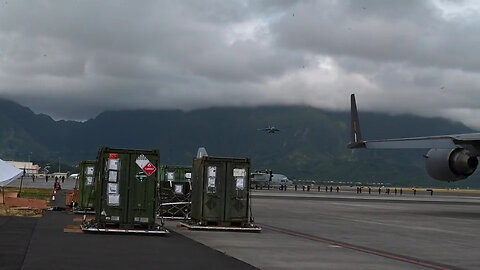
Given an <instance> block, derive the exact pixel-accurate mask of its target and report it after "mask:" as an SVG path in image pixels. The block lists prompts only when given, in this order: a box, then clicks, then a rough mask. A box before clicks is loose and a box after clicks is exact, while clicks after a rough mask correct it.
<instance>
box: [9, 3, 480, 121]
mask: <svg viewBox="0 0 480 270" xmlns="http://www.w3.org/2000/svg"><path fill="white" fill-rule="evenodd" d="M479 10H480V9H479V7H478V4H476V3H475V2H474V1H472V2H469V1H460V2H459V1H454V2H451V1H442V0H437V1H380V0H377V1H373V0H372V1H369V0H365V1H353V0H352V1H333V0H332V1H201V2H199V1H141V2H139V3H135V4H133V3H132V2H130V1H75V2H70V1H39V2H34V3H32V2H30V1H8V2H3V3H1V4H0V96H1V97H6V98H10V99H12V100H15V101H17V102H19V103H21V104H24V105H26V106H29V107H31V108H32V109H33V110H34V111H36V112H42V113H46V114H49V115H52V116H53V117H55V118H57V119H79V120H82V119H88V118H91V117H94V116H95V115H96V114H98V113H99V112H101V111H104V110H118V109H137V108H148V109H183V110H190V109H195V108H202V107H210V106H257V105H272V104H288V105H294V104H302V105H310V106H314V107H318V108H323V109H330V110H347V109H348V107H349V104H348V102H349V99H348V95H349V94H350V93H352V92H355V93H357V100H358V102H359V107H360V109H361V110H362V109H363V110H368V111H381V112H387V113H392V114H399V113H414V114H419V115H422V116H442V117H446V118H450V119H453V120H458V121H462V122H464V123H465V124H467V125H469V126H471V127H474V128H480V121H478V120H477V119H478V117H476V116H477V115H479V111H480V108H479V106H478V105H477V102H476V101H477V100H479V98H480V91H479V89H478V85H480V84H479V83H480V73H479V70H480V58H478V57H477V56H476V55H477V49H476V47H477V44H479V41H480V40H479V39H480V35H479V31H480V21H479V20H480V16H479V13H480V12H479Z"/></svg>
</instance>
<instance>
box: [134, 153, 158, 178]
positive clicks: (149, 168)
mask: <svg viewBox="0 0 480 270" xmlns="http://www.w3.org/2000/svg"><path fill="white" fill-rule="evenodd" d="M135 163H137V165H138V167H140V169H142V170H143V171H144V172H145V173H146V174H147V175H148V176H150V175H152V174H153V173H154V172H155V171H156V170H157V168H156V167H155V165H153V164H152V163H151V162H150V160H148V158H147V157H146V156H144V155H143V154H142V155H140V156H138V158H137V159H136V160H135Z"/></svg>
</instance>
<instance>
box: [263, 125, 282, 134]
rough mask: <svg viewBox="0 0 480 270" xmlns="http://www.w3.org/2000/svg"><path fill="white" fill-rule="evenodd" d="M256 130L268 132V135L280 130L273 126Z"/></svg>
mask: <svg viewBox="0 0 480 270" xmlns="http://www.w3.org/2000/svg"><path fill="white" fill-rule="evenodd" d="M258 130H259V131H266V132H268V133H275V132H277V131H280V129H278V128H275V127H274V126H271V127H267V128H259V129H258Z"/></svg>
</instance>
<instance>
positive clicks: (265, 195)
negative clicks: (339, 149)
mask: <svg viewBox="0 0 480 270" xmlns="http://www.w3.org/2000/svg"><path fill="white" fill-rule="evenodd" d="M253 205H254V209H253V214H254V217H255V222H256V223H258V224H259V225H260V226H262V227H263V231H262V232H261V233H259V234H245V233H243V234H242V233H235V232H232V233H225V232H199V231H187V230H180V229H178V228H177V229H175V226H172V225H173V224H171V225H170V228H171V229H173V230H175V231H177V232H179V233H181V234H183V235H185V236H187V237H189V238H191V239H193V240H195V241H198V242H200V243H203V244H205V245H207V246H209V247H212V248H215V249H217V250H219V251H221V252H224V253H226V254H228V255H231V256H234V257H235V258H238V259H240V260H242V261H245V262H247V263H249V264H251V265H253V266H255V267H258V268H261V269H479V268H480V260H479V259H478V250H480V235H479V231H480V196H478V195H463V196H461V195H460V196H456V195H452V194H449V195H438V196H436V195H434V196H430V195H429V194H417V196H415V197H414V196H413V195H412V194H404V195H402V196H400V195H397V196H395V195H392V194H390V195H386V194H381V195H378V194H370V195H369V194H368V193H367V194H365V193H363V194H355V191H353V192H340V193H336V192H333V193H329V192H328V193H325V192H323V193H322V192H316V191H315V192H312V191H310V192H302V191H297V192H295V191H287V192H281V191H254V192H253Z"/></svg>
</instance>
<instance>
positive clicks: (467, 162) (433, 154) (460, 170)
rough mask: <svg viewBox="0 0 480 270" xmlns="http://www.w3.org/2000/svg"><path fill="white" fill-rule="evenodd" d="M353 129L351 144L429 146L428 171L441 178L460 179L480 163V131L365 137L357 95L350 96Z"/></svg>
mask: <svg viewBox="0 0 480 270" xmlns="http://www.w3.org/2000/svg"><path fill="white" fill-rule="evenodd" d="M350 102H351V111H350V117H351V126H350V127H351V133H350V136H351V137H350V144H348V146H347V147H348V148H350V149H355V148H368V149H407V148H410V149H430V150H429V151H428V152H427V154H426V155H424V157H425V168H426V170H427V173H428V174H429V175H430V176H431V177H432V178H434V179H436V180H440V181H447V182H451V181H457V180H462V179H465V178H467V177H469V176H470V175H472V174H473V173H474V172H475V170H476V169H477V166H478V158H477V157H478V156H479V155H480V133H468V134H455V135H441V136H428V137H413V138H399V139H385V140H372V141H365V140H363V138H362V133H361V132H360V121H359V117H358V111H357V104H356V101H355V95H354V94H352V95H351V96H350Z"/></svg>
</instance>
